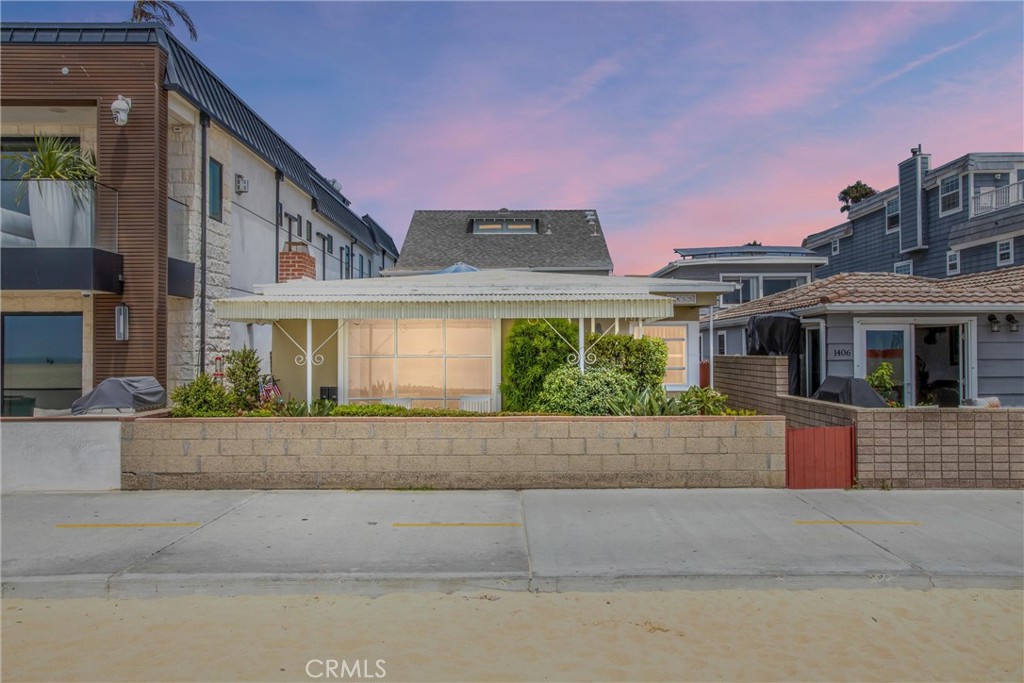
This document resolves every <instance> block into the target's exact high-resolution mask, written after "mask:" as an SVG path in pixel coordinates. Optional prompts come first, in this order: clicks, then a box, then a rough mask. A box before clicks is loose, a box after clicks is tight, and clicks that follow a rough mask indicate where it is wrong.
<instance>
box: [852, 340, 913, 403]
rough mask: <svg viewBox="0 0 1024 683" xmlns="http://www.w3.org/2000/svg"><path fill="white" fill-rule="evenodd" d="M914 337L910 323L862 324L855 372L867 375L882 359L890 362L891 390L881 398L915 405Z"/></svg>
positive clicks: (873, 370)
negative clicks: (889, 393)
mask: <svg viewBox="0 0 1024 683" xmlns="http://www.w3.org/2000/svg"><path fill="white" fill-rule="evenodd" d="M913 339H914V337H913V335H912V333H911V326H910V325H861V327H860V340H859V341H860V343H859V344H858V345H857V348H858V353H857V362H856V367H855V369H854V374H855V376H856V377H861V378H866V377H867V376H868V375H870V374H871V373H873V372H875V371H876V370H877V369H878V368H879V366H880V365H881V364H882V363H889V364H890V365H891V366H892V382H893V391H892V393H891V395H889V396H883V398H886V399H890V400H893V401H896V402H897V403H899V404H900V405H904V406H908V405H910V406H912V405H914V400H915V399H914V365H913V360H914V353H913Z"/></svg>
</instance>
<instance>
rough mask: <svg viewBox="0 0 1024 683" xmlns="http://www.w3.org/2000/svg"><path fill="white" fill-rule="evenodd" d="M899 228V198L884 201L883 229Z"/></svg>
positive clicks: (892, 229)
mask: <svg viewBox="0 0 1024 683" xmlns="http://www.w3.org/2000/svg"><path fill="white" fill-rule="evenodd" d="M899 229H900V198H899V197H896V199H890V200H889V201H887V202H886V203H885V231H886V232H892V231H894V230H899Z"/></svg>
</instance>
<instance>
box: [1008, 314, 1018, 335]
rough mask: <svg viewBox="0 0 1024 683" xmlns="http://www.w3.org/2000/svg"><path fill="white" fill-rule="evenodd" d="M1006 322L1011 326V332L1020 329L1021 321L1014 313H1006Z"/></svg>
mask: <svg viewBox="0 0 1024 683" xmlns="http://www.w3.org/2000/svg"><path fill="white" fill-rule="evenodd" d="M1006 324H1007V325H1009V326H1010V332H1019V331H1020V321H1019V320H1017V316H1015V315H1014V314H1013V313H1007V314H1006Z"/></svg>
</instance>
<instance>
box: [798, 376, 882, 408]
mask: <svg viewBox="0 0 1024 683" xmlns="http://www.w3.org/2000/svg"><path fill="white" fill-rule="evenodd" d="M811 398H816V399H818V400H819V401H830V402H832V403H842V404H843V405H848V406H860V407H861V408H885V407H887V404H886V402H885V399H883V398H882V397H881V396H879V395H878V392H877V391H875V390H874V389H872V388H871V385H870V384H868V383H867V381H866V380H863V379H860V378H858V377H826V378H825V381H824V382H822V383H821V386H820V387H818V390H817V391H815V392H814V395H813V396H811Z"/></svg>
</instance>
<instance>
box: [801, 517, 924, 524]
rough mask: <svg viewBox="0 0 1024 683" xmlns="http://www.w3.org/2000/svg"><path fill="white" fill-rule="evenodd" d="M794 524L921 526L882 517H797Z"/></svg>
mask: <svg viewBox="0 0 1024 683" xmlns="http://www.w3.org/2000/svg"><path fill="white" fill-rule="evenodd" d="M793 524H843V525H852V524H871V525H876V526H889V525H892V526H921V522H889V521H885V520H881V519H795V520H793Z"/></svg>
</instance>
